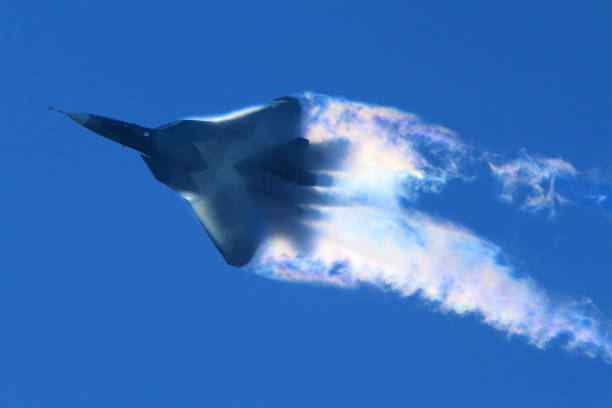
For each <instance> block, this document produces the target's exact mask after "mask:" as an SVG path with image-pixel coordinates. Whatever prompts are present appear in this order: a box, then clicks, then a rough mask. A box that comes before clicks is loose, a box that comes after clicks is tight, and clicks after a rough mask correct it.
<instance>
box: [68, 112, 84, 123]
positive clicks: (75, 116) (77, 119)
mask: <svg viewBox="0 0 612 408" xmlns="http://www.w3.org/2000/svg"><path fill="white" fill-rule="evenodd" d="M66 115H68V116H69V117H70V119H72V120H74V121H75V122H76V123H78V124H80V125H85V123H87V121H88V120H89V115H88V114H86V113H67V114H66Z"/></svg>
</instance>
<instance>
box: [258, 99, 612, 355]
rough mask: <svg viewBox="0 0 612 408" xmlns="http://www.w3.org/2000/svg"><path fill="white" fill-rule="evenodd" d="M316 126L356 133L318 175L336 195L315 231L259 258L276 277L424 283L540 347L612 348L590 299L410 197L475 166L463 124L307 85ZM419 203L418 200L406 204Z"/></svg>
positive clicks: (603, 351)
mask: <svg viewBox="0 0 612 408" xmlns="http://www.w3.org/2000/svg"><path fill="white" fill-rule="evenodd" d="M304 105H305V111H306V117H305V130H304V131H305V137H306V138H307V139H309V140H310V142H311V144H312V145H316V144H317V143H326V142H330V141H338V140H340V141H342V142H343V143H346V144H348V154H347V155H346V157H345V159H344V161H343V163H341V165H340V166H339V168H338V169H336V170H334V171H329V172H327V174H326V175H327V176H329V177H331V179H332V180H333V182H332V183H331V185H330V186H328V187H318V189H319V191H320V192H321V193H322V194H324V195H326V196H327V197H329V202H330V203H331V204H329V205H327V204H326V205H317V206H310V208H309V210H310V211H313V212H317V213H318V215H319V216H318V217H316V218H311V219H309V221H308V226H309V227H310V228H311V230H312V233H313V236H314V238H313V243H312V245H310V246H309V247H308V249H303V248H296V247H293V246H292V244H291V243H290V241H287V240H285V239H283V238H281V237H276V238H272V239H270V240H269V241H268V242H267V243H266V244H265V245H263V246H262V247H261V248H260V250H259V251H258V253H257V254H256V257H255V258H254V260H253V261H252V262H251V263H250V264H249V265H248V266H247V268H248V269H250V270H252V271H254V272H256V273H259V274H262V275H264V276H268V277H271V278H275V279H283V280H290V281H295V282H313V283H323V284H331V285H336V286H340V287H356V286H359V285H372V286H374V287H378V288H381V289H383V290H390V291H393V292H395V293H398V294H399V295H401V296H411V295H419V296H420V297H422V298H424V299H426V300H428V301H431V302H434V303H435V304H436V305H438V307H439V308H440V309H442V310H444V311H452V312H455V313H457V314H459V315H464V314H469V313H473V314H476V315H479V316H480V317H481V318H482V320H483V322H485V323H486V324H489V325H491V326H493V327H495V328H497V329H499V330H503V331H505V332H507V333H509V334H511V335H512V334H517V335H521V336H524V337H525V338H526V339H527V340H528V341H529V342H530V343H532V344H534V345H536V346H537V347H544V346H545V345H546V344H547V343H549V342H550V341H551V340H552V339H555V338H558V339H560V341H562V342H564V343H565V345H566V347H568V348H570V349H573V350H580V351H582V352H584V353H585V354H587V355H590V356H595V355H601V356H602V357H603V358H604V359H605V360H606V361H610V360H612V341H611V339H610V337H609V335H608V333H607V331H606V330H604V328H603V327H602V326H603V324H602V323H601V322H599V321H598V320H597V319H596V318H595V317H594V316H593V313H592V312H590V311H589V309H590V303H589V301H588V300H587V301H581V302H575V303H556V302H554V301H552V300H551V299H550V298H549V297H548V296H547V295H546V293H545V292H544V291H543V290H542V289H540V288H538V286H537V285H536V284H535V282H533V281H532V280H531V279H529V278H526V277H520V276H518V275H517V274H516V272H515V271H514V270H513V268H512V266H511V265H509V264H507V263H506V262H504V256H503V253H502V251H501V250H500V248H498V247H497V246H496V245H494V244H493V243H491V242H488V241H487V240H485V239H483V238H481V237H478V236H477V235H475V234H474V233H472V232H470V231H469V230H467V229H466V228H463V227H460V226H458V225H456V224H454V223H452V222H449V221H444V220H440V219H435V218H433V217H431V216H429V215H427V214H425V213H423V212H422V211H418V210H416V209H413V208H410V205H409V203H410V202H412V201H413V200H414V199H415V198H416V197H417V196H418V194H421V193H424V192H437V191H439V190H440V189H441V188H442V187H443V186H444V184H445V183H447V182H448V181H449V180H451V179H453V178H467V177H468V176H467V175H466V174H464V173H465V164H466V163H468V162H469V153H470V149H469V147H467V146H465V145H464V144H463V143H462V142H461V141H460V140H459V139H458V138H457V137H456V136H455V135H454V134H453V133H452V132H451V131H449V130H447V129H444V128H442V127H438V126H433V125H428V124H426V123H423V122H422V121H421V120H419V119H418V118H417V117H415V116H412V115H409V114H406V113H403V112H400V111H398V110H395V109H390V108H383V107H376V106H369V105H365V104H361V103H355V102H349V101H345V100H339V99H334V98H330V97H326V96H322V95H313V94H307V95H305V103H304ZM406 203H408V204H406Z"/></svg>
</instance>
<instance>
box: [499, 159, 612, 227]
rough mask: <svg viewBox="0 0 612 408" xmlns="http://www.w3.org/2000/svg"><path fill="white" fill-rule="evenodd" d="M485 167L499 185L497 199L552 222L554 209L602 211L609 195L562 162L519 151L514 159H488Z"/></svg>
mask: <svg viewBox="0 0 612 408" xmlns="http://www.w3.org/2000/svg"><path fill="white" fill-rule="evenodd" d="M488 156H493V155H491V154H489V155H488ZM488 164H489V167H490V168H491V172H492V174H493V175H494V176H495V178H496V179H497V180H498V181H499V183H500V185H501V192H500V194H499V198H500V199H501V200H502V201H505V202H508V203H516V202H518V203H519V206H520V209H521V210H525V211H529V212H533V213H538V212H545V213H547V214H548V216H549V217H550V218H554V217H555V216H556V209H557V207H558V206H565V205H568V204H576V203H578V202H584V201H586V202H591V203H594V204H596V205H598V206H599V207H601V208H602V209H603V208H604V207H605V206H606V204H608V203H607V200H608V195H609V191H606V189H605V187H604V185H603V184H602V183H601V182H599V181H598V180H596V179H593V177H589V176H588V175H583V174H581V173H580V172H579V171H578V170H576V168H575V167H574V166H573V165H572V164H571V163H569V162H567V161H565V160H563V159H560V158H550V157H537V156H532V155H529V154H528V153H527V152H526V150H524V149H522V150H521V151H520V156H519V157H518V158H516V159H513V160H509V161H501V162H500V161H496V160H491V159H489V160H488ZM589 179H591V180H589ZM608 190H609V189H608Z"/></svg>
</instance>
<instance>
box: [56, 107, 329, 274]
mask: <svg viewBox="0 0 612 408" xmlns="http://www.w3.org/2000/svg"><path fill="white" fill-rule="evenodd" d="M50 109H52V110H55V111H58V112H60V113H63V114H65V115H67V116H68V117H70V118H71V119H73V120H74V121H75V122H77V123H79V124H81V125H82V126H84V127H85V128H87V129H89V130H92V131H93V132H95V133H97V134H99V135H102V136H104V137H106V138H108V139H110V140H113V141H115V142H117V143H120V144H122V145H124V146H128V147H130V148H132V149H134V150H137V151H138V152H140V153H141V156H142V158H143V160H144V161H145V163H146V165H147V166H148V168H149V169H150V171H151V172H152V173H153V175H154V176H155V178H156V179H157V180H159V181H160V182H162V183H163V184H165V185H167V186H169V187H170V188H172V189H173V190H175V191H177V192H178V193H179V194H181V195H182V196H183V197H184V198H185V199H186V201H187V202H188V203H189V205H190V206H191V209H192V210H193V211H194V213H195V214H196V216H197V217H198V219H199V220H200V223H201V224H202V226H203V227H204V229H205V230H206V232H207V233H208V235H209V236H210V238H211V240H212V242H213V243H214V244H215V246H216V247H217V249H218V250H219V252H220V253H221V255H222V256H223V258H224V259H225V261H226V262H227V263H228V264H230V265H233V266H236V267H240V266H243V265H245V264H246V263H248V262H249V261H250V260H251V258H252V256H253V254H254V253H255V251H256V250H257V248H258V247H259V245H260V244H261V242H262V241H263V240H264V239H265V238H266V237H269V236H271V235H274V234H276V235H283V236H286V237H287V238H289V239H290V240H292V241H293V242H294V243H295V244H296V245H307V242H308V234H309V232H308V228H307V227H306V224H305V223H304V220H305V219H306V218H307V217H308V216H309V215H308V214H311V215H312V212H309V210H308V207H309V205H310V204H321V203H322V201H323V200H324V198H323V197H322V196H321V194H319V193H317V190H316V189H315V188H313V187H314V186H317V185H321V184H325V183H326V182H328V181H329V180H327V181H326V179H325V176H324V175H322V174H321V172H320V170H321V169H324V168H325V167H326V166H329V165H330V163H331V162H332V161H334V160H335V159H334V158H333V157H332V156H333V155H334V154H331V152H332V151H337V150H338V149H337V147H335V148H333V149H330V146H323V145H319V146H317V145H314V144H310V143H309V142H308V140H306V139H304V137H303V131H302V123H301V122H302V109H301V106H300V102H299V100H298V99H295V98H292V97H288V96H285V97H281V98H277V99H275V100H274V101H272V102H271V103H268V104H265V105H261V106H258V107H255V108H250V109H246V110H243V111H240V112H237V113H234V114H230V115H227V116H222V117H216V118H212V119H207V120H193V119H186V120H177V121H174V122H171V123H168V124H166V125H163V126H159V127H156V128H147V127H143V126H139V125H135V124H131V123H127V122H122V121H119V120H115V119H110V118H105V117H102V116H98V115H93V114H84V113H70V112H63V111H61V110H59V109H55V108H51V107H50Z"/></svg>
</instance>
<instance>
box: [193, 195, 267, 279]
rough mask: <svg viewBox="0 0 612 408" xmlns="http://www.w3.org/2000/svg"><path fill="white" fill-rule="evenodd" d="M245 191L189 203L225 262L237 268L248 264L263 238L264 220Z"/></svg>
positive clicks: (197, 197)
mask: <svg viewBox="0 0 612 408" xmlns="http://www.w3.org/2000/svg"><path fill="white" fill-rule="evenodd" d="M248 195H249V192H248V191H246V190H242V191H241V190H233V191H232V190H231V189H224V190H221V191H219V192H217V194H216V196H215V197H213V198H212V199H211V198H209V197H206V196H204V195H200V194H198V195H197V196H195V197H190V196H188V197H186V198H187V203H188V204H189V206H190V207H191V209H192V210H193V212H194V214H195V215H196V216H197V217H198V219H199V220H200V223H201V224H202V226H203V227H204V229H205V230H206V233H207V234H208V236H209V237H210V239H211V240H212V242H213V243H214V244H215V246H216V247H217V249H218V250H219V252H220V253H221V255H222V256H223V259H225V261H226V262H227V263H228V264H230V265H232V266H236V267H241V266H243V265H245V264H246V263H247V262H249V261H250V260H251V258H252V256H253V254H254V253H255V251H256V250H257V248H258V247H259V245H260V243H261V241H262V240H263V237H264V220H263V217H262V214H260V213H258V211H257V209H256V207H254V206H251V205H250V204H251V203H252V202H253V199H252V198H251V197H248Z"/></svg>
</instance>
